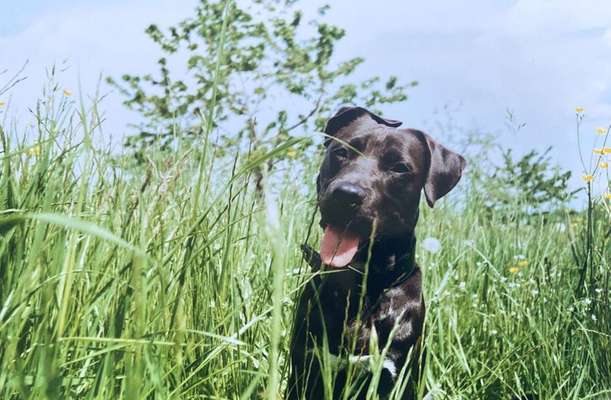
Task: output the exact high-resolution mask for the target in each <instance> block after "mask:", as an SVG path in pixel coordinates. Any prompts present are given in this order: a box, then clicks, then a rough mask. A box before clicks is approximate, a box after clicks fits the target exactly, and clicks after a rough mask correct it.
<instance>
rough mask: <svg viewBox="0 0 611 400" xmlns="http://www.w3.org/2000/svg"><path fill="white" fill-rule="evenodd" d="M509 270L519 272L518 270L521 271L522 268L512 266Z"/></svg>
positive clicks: (514, 272) (513, 272)
mask: <svg viewBox="0 0 611 400" xmlns="http://www.w3.org/2000/svg"><path fill="white" fill-rule="evenodd" d="M509 272H511V273H512V274H517V273H518V272H520V268H518V267H510V268H509Z"/></svg>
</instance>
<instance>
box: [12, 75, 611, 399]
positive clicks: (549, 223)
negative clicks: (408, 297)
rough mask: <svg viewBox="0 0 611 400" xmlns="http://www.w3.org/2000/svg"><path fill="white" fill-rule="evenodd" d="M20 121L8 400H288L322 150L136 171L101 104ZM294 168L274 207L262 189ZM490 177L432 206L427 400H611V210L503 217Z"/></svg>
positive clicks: (211, 151)
mask: <svg viewBox="0 0 611 400" xmlns="http://www.w3.org/2000/svg"><path fill="white" fill-rule="evenodd" d="M7 115H8V113H6V114H5V115H4V118H2V117H3V116H2V114H0V118H2V119H0V121H1V122H0V140H1V146H2V148H1V149H0V151H1V153H0V159H1V162H0V201H1V204H2V206H1V208H2V211H1V212H0V343H1V345H0V397H2V398H5V399H18V398H36V399H39V398H40V399H42V398H48V399H60V398H62V399H63V398H79V399H110V398H125V399H137V398H151V399H153V398H155V399H171V398H172V399H174V398H176V399H178V398H180V399H194V398H202V399H204V398H205V399H248V398H265V399H273V398H282V393H283V391H284V385H285V380H286V377H287V364H288V363H287V360H288V340H289V335H290V330H291V324H292V317H293V314H292V313H293V309H294V305H295V301H296V298H297V296H298V294H299V291H300V289H301V288H302V287H303V285H304V284H305V282H307V280H308V279H310V278H311V274H310V273H309V267H308V266H307V264H305V263H304V261H303V259H302V256H301V254H300V250H299V246H300V244H302V243H304V242H306V241H307V242H308V243H309V244H311V245H312V246H314V247H316V246H317V243H318V238H319V235H320V229H319V228H318V226H317V217H316V216H313V214H314V213H315V211H316V210H315V185H314V182H315V176H316V170H317V165H318V162H319V156H320V153H321V151H320V149H319V148H316V149H314V151H313V153H312V154H311V156H308V157H302V158H295V157H294V152H293V151H292V148H293V146H295V145H296V144H298V142H299V139H289V140H286V141H284V142H282V143H280V144H279V145H277V146H275V147H274V148H273V149H271V150H270V151H266V152H254V153H251V154H248V153H246V154H244V153H236V154H234V155H232V154H224V155H220V154H219V153H218V147H217V146H216V145H215V139H214V132H213V130H211V129H210V130H207V131H206V132H205V134H204V135H203V136H202V137H200V138H197V139H193V141H191V142H189V143H188V144H185V145H177V146H176V147H175V148H174V149H173V150H172V151H171V152H167V151H166V152H161V151H158V152H157V151H156V150H151V152H149V153H148V154H146V160H145V162H144V163H142V164H139V165H134V164H133V163H132V162H131V161H132V160H131V159H130V158H129V157H121V156H118V155H117V154H116V153H113V152H111V151H110V150H108V139H107V137H106V136H105V134H104V131H103V121H102V118H101V117H100V112H99V110H98V104H97V102H95V101H94V102H91V103H90V102H87V101H83V100H82V99H79V98H78V96H76V95H73V94H72V93H70V92H62V89H61V88H60V87H59V86H56V87H54V88H53V90H51V91H50V92H48V93H47V97H45V98H44V99H42V101H41V102H40V103H39V105H38V108H36V109H35V110H34V111H33V116H34V123H33V124H32V125H31V126H30V125H26V124H25V123H22V122H20V121H13V120H12V119H10V118H8V117H7ZM26 138H27V139H26ZM278 158H280V159H284V161H283V163H282V164H281V167H278V168H277V169H276V170H275V172H274V173H273V175H271V176H267V177H266V178H267V179H264V181H263V191H260V190H257V188H256V185H254V184H253V181H254V179H255V176H254V171H258V168H259V167H261V166H265V165H267V162H268V161H269V160H271V159H278ZM478 163H479V161H478V160H477V159H476V158H473V159H472V160H471V164H470V166H469V171H468V172H467V174H466V176H465V177H464V179H463V181H462V182H461V183H460V184H459V189H458V191H457V192H456V193H453V194H451V195H450V196H448V198H447V199H445V200H444V201H441V202H440V203H439V204H438V205H436V206H435V208H434V209H432V210H431V209H429V208H428V207H426V205H425V204H423V205H422V206H421V211H422V212H421V217H420V223H419V225H418V229H417V236H418V240H419V244H418V247H417V260H418V262H419V263H420V264H421V265H422V267H423V271H424V278H425V283H424V292H425V298H426V302H427V312H428V313H427V319H426V328H425V331H426V339H425V347H426V349H427V351H426V361H427V362H426V367H425V370H424V379H423V383H422V389H423V390H424V388H426V390H427V391H428V392H431V393H433V394H435V397H434V398H436V399H510V398H520V399H606V398H611V370H610V368H611V346H610V342H611V329H610V328H611V316H610V314H609V289H610V288H609V262H610V259H609V215H610V213H609V202H608V201H606V202H605V200H599V199H598V198H597V199H594V200H592V204H591V205H590V207H585V208H583V207H582V208H580V209H577V210H572V209H571V208H570V207H568V206H567V207H561V208H559V209H557V210H556V211H555V212H547V213H526V212H524V210H526V208H527V207H528V204H523V203H521V202H519V201H516V202H515V203H512V207H511V208H509V209H507V208H504V209H499V210H495V209H490V208H489V207H488V206H487V203H486V202H487V201H488V199H489V194H488V193H487V192H486V190H484V189H483V188H482V186H481V185H480V184H479V183H478V182H479V181H478V180H477V179H475V178H474V177H475V176H476V172H477V171H481V169H482V168H484V166H483V165H481V164H478ZM579 196H580V197H579V198H580V199H581V202H582V203H586V201H585V200H584V199H585V195H584V192H582V193H580V194H579ZM431 243H432V244H433V245H431ZM372 398H374V397H372Z"/></svg>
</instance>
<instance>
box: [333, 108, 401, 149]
mask: <svg viewBox="0 0 611 400" xmlns="http://www.w3.org/2000/svg"><path fill="white" fill-rule="evenodd" d="M362 115H369V116H370V117H371V119H373V120H374V121H375V122H377V123H378V124H383V125H386V126H390V127H393V128H396V127H398V126H400V125H401V124H402V122H401V121H395V120H394V119H387V118H382V117H380V116H379V115H377V114H374V113H372V112H371V111H369V110H367V109H365V108H363V107H345V106H344V107H341V108H340V109H339V110H337V112H336V113H335V115H334V116H332V117H331V118H330V119H329V121H327V126H325V133H326V134H327V135H329V136H335V134H336V133H337V131H339V130H340V129H341V128H343V127H344V126H347V125H349V124H350V123H351V122H352V121H354V120H355V119H357V118H358V117H360V116H362ZM329 136H327V137H326V138H325V146H328V145H329V143H330V141H331V139H330V138H329Z"/></svg>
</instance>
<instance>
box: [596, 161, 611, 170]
mask: <svg viewBox="0 0 611 400" xmlns="http://www.w3.org/2000/svg"><path fill="white" fill-rule="evenodd" d="M598 167H599V168H602V169H607V168H609V163H608V162H606V161H601V162H599V163H598Z"/></svg>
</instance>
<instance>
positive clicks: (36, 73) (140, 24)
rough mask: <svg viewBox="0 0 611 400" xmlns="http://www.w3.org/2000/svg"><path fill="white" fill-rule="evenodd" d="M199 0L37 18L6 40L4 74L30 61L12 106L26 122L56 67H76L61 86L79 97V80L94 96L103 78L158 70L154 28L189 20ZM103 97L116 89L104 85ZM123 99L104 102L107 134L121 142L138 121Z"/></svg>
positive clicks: (138, 2) (1, 57) (159, 0)
mask: <svg viewBox="0 0 611 400" xmlns="http://www.w3.org/2000/svg"><path fill="white" fill-rule="evenodd" d="M196 3H197V2H196V0H188V1H180V2H175V1H171V0H154V1H146V0H132V1H128V2H124V3H121V4H119V3H114V2H113V3H110V4H104V3H101V4H96V5H91V4H90V5H89V6H79V7H74V8H66V9H58V10H53V11H50V12H47V13H44V14H41V15H38V16H36V17H35V18H34V19H33V21H32V22H31V23H30V25H29V26H28V27H27V28H26V29H25V30H23V31H21V32H18V33H16V34H12V35H5V36H2V37H0V49H1V50H0V51H1V54H0V70H4V69H8V70H9V71H11V72H16V71H17V70H18V69H19V67H20V66H21V65H23V63H24V62H25V61H26V60H29V65H28V67H27V69H26V71H25V73H26V75H27V76H28V79H27V80H26V81H24V82H23V83H21V84H20V85H19V86H18V87H17V88H15V90H13V91H12V93H11V95H12V103H13V105H14V106H15V107H14V108H15V109H18V110H19V111H20V112H19V117H20V118H27V114H25V113H24V112H23V110H25V109H26V107H31V106H32V105H33V104H34V102H35V101H36V99H37V98H38V96H39V94H40V91H41V88H42V86H43V83H44V82H45V80H46V75H45V69H46V68H48V67H51V66H52V65H54V64H56V65H58V66H59V65H63V64H64V61H67V65H68V66H69V67H70V68H69V69H68V71H67V72H65V73H63V74H62V75H61V77H60V79H61V82H60V83H61V84H62V85H65V86H66V87H68V88H70V89H72V90H73V91H75V92H76V89H77V88H78V85H79V80H80V82H81V83H82V85H83V86H82V88H83V91H84V93H86V94H92V93H93V92H94V91H95V87H96V84H97V82H98V78H99V77H100V74H102V76H104V77H106V76H109V75H110V76H115V77H116V76H120V75H121V74H123V73H127V72H133V73H144V72H149V71H156V67H155V60H156V59H157V58H158V56H159V55H160V52H159V49H158V46H157V45H156V44H155V43H153V42H152V41H151V40H150V39H149V38H148V37H147V36H146V35H145V34H144V29H145V28H146V27H147V26H148V25H149V24H151V23H157V24H159V25H160V26H162V27H164V26H169V25H171V24H174V23H176V22H177V21H180V20H181V19H183V18H185V17H186V16H189V15H190V14H191V12H192V10H193V9H194V8H195V5H196ZM102 90H103V92H108V91H110V90H111V89H110V88H109V87H108V86H107V85H105V84H103V86H102ZM121 101H122V98H121V97H120V96H119V95H118V94H116V93H110V95H109V96H108V98H107V100H106V101H105V103H104V107H103V108H104V109H105V111H106V115H107V122H106V124H105V131H106V132H108V133H109V134H111V135H114V136H116V137H117V138H119V137H120V136H122V134H123V132H124V131H125V129H124V127H125V125H126V124H128V123H130V122H133V121H134V118H135V116H134V115H133V114H131V113H129V112H128V111H126V110H125V109H124V108H123V107H122V106H121Z"/></svg>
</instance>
